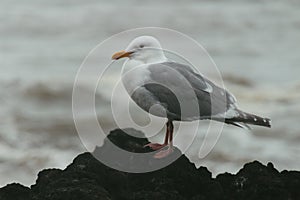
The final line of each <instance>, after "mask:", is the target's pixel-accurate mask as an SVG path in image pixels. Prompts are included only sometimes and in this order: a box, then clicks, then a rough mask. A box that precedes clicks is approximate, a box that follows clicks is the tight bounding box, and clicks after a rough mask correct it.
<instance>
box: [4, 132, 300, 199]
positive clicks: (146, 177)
mask: <svg viewBox="0 0 300 200" xmlns="http://www.w3.org/2000/svg"><path fill="white" fill-rule="evenodd" d="M128 131H129V132H130V135H133V136H130V135H128V134H126V133H124V132H123V131H122V130H119V129H117V130H114V131H112V132H111V133H110V134H109V135H108V137H107V138H106V141H105V142H104V145H103V146H102V147H98V148H96V150H95V152H94V155H95V156H96V157H97V156H102V155H103V154H104V153H107V151H109V148H108V143H109V141H111V142H112V143H114V144H116V145H118V146H119V147H120V148H122V149H124V150H127V151H131V152H135V153H149V152H151V151H150V149H147V148H144V147H143V146H144V145H145V144H147V143H148V141H147V139H144V138H137V137H134V136H137V135H138V136H139V137H141V136H142V135H143V133H141V132H138V131H135V130H132V129H131V130H127V131H126V132H128ZM108 139H109V140H108ZM172 156H179V158H178V159H177V160H176V161H175V162H173V163H172V164H170V165H168V166H167V167H164V168H162V169H159V170H156V171H153V172H148V173H128V172H121V171H118V170H115V169H112V168H109V167H107V166H106V165H104V164H102V163H101V162H99V161H98V160H97V159H95V157H94V156H93V155H92V154H91V153H83V154H81V155H78V156H77V157H76V158H75V159H74V161H73V163H71V164H70V165H69V166H68V167H67V168H66V169H64V170H60V169H46V170H43V171H41V172H40V173H39V174H38V178H37V181H36V183H35V184H34V185H32V186H31V187H30V188H28V187H25V186H22V185H20V184H16V183H13V184H9V185H7V186H5V187H3V188H1V189H0V200H10V199H12V200H19V199H22V200H40V199H41V200H42V199H43V200H50V199H51V200H59V199H64V200H69V199H72V200H73V199H85V200H94V199H95V200H96V199H97V200H102V199H103V200H109V199H125V200H126V199H141V200H142V199H144V200H147V199H157V200H164V199H168V200H169V199H172V200H176V199H180V200H181V199H183V200H184V199H188V200H189V199H192V200H206V199H224V200H225V199H226V200H227V199H228V200H229V199H246V200H247V199H300V172H297V171H286V170H285V171H282V172H279V171H278V170H276V169H275V168H274V166H273V164H271V163H268V164H267V166H265V165H263V164H261V163H259V162H257V161H254V162H251V163H247V164H245V165H244V167H243V168H242V169H241V170H240V171H239V172H238V173H237V174H235V175H234V174H229V173H225V174H220V175H218V176H217V177H216V178H212V174H211V172H209V171H208V169H207V168H205V167H200V168H198V169H197V168H196V167H195V165H194V164H193V163H191V162H190V161H189V160H188V159H187V158H186V157H185V156H184V155H182V156H180V151H179V150H178V149H176V150H175V152H174V155H172ZM112 158H114V157H112ZM116 158H117V157H116ZM126 159H127V160H126V161H127V163H126V165H128V166H129V167H131V165H134V164H135V162H136V161H141V160H136V158H135V157H134V156H133V157H131V158H130V159H129V160H128V158H126ZM143 159H144V160H142V162H145V163H146V164H147V165H148V164H149V165H151V164H153V165H154V164H156V163H155V162H156V161H155V160H154V159H152V158H150V157H147V158H143ZM169 159H170V158H169ZM114 164H116V166H117V165H118V164H119V165H121V164H124V163H123V161H122V162H120V160H115V161H114ZM130 170H135V167H134V166H132V168H131V169H130Z"/></svg>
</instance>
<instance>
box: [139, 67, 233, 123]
mask: <svg viewBox="0 0 300 200" xmlns="http://www.w3.org/2000/svg"><path fill="white" fill-rule="evenodd" d="M148 70H149V72H150V77H151V81H153V82H149V83H145V85H144V86H143V87H144V88H145V89H146V90H147V91H149V92H150V93H151V94H152V95H153V97H154V98H155V99H156V100H157V101H158V102H160V103H161V104H162V105H163V106H164V107H165V108H166V110H167V112H168V113H167V114H168V118H171V119H173V120H195V119H211V118H217V117H220V116H223V115H224V116H225V113H226V112H227V111H228V110H229V109H231V108H235V107H236V106H235V103H236V102H235V98H234V97H233V96H232V95H231V94H230V93H229V92H227V91H226V90H225V89H223V88H220V87H218V86H216V85H215V84H214V83H212V82H211V81H210V80H208V79H207V78H205V77H203V76H202V75H200V74H197V73H196V72H195V71H194V70H193V69H192V68H191V67H190V66H188V65H184V64H180V63H175V62H164V63H158V64H151V65H149V66H148ZM183 99H184V100H183ZM182 100H183V101H184V103H183V104H184V110H185V111H187V112H185V113H184V114H183V113H182V108H181V107H182ZM196 104H197V106H198V108H199V111H198V110H197V109H195V105H196ZM220 118H221V117H220Z"/></svg>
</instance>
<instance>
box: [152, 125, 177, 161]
mask: <svg viewBox="0 0 300 200" xmlns="http://www.w3.org/2000/svg"><path fill="white" fill-rule="evenodd" d="M167 130H168V131H169V133H168V137H169V141H168V142H169V144H168V145H167V146H168V149H166V150H161V151H159V152H158V153H156V154H155V155H154V158H158V159H160V158H164V157H166V156H168V155H169V154H171V153H172V152H173V151H174V150H173V130H174V126H173V123H172V121H168V123H167Z"/></svg>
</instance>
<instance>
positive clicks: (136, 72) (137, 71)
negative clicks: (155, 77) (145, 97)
mask: <svg viewBox="0 0 300 200" xmlns="http://www.w3.org/2000/svg"><path fill="white" fill-rule="evenodd" d="M147 67H148V65H147V64H143V63H139V62H137V61H135V60H128V61H127V62H125V63H124V65H123V68H122V82H123V85H124V87H125V88H126V90H127V92H128V93H129V95H131V94H132V93H133V92H134V90H136V89H137V88H138V87H141V86H142V85H144V84H145V83H149V80H150V76H149V73H150V72H149V70H148V69H147Z"/></svg>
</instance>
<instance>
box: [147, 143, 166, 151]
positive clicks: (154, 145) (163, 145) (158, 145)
mask: <svg viewBox="0 0 300 200" xmlns="http://www.w3.org/2000/svg"><path fill="white" fill-rule="evenodd" d="M165 146H167V144H159V143H149V144H146V145H145V146H144V147H149V148H151V149H153V150H159V149H162V148H164V147H165Z"/></svg>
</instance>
